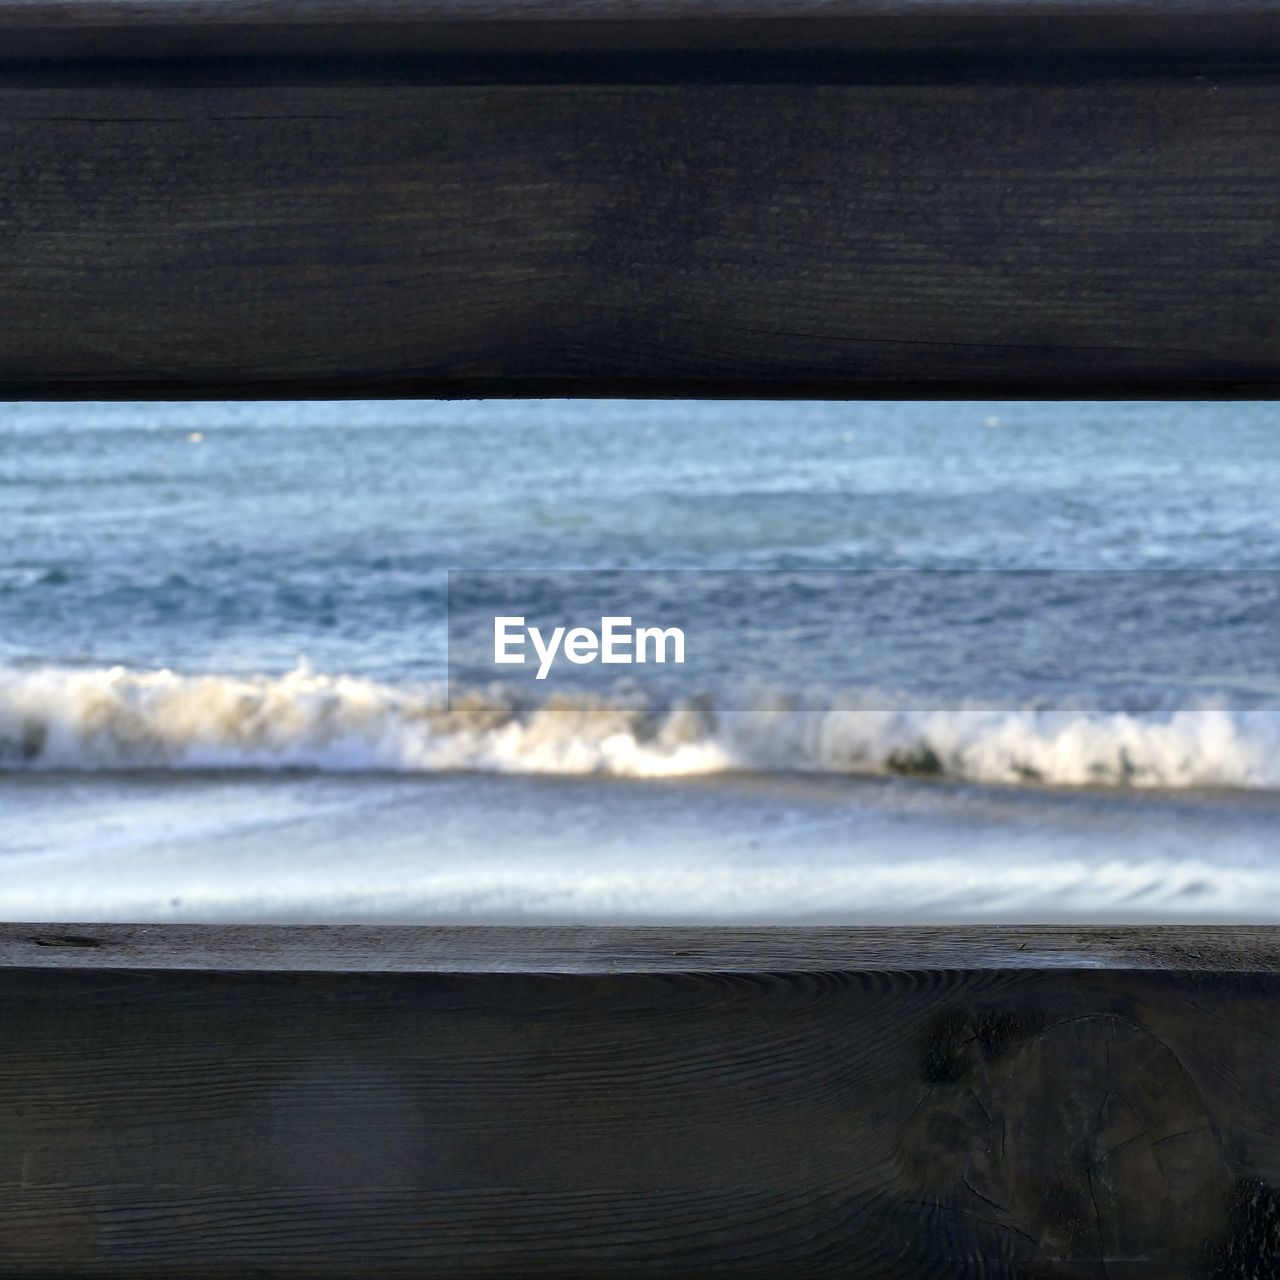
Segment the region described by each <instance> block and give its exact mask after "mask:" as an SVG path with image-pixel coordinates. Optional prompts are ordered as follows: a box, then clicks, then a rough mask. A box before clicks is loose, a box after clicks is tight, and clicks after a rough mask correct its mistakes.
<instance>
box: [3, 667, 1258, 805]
mask: <svg viewBox="0 0 1280 1280" xmlns="http://www.w3.org/2000/svg"><path fill="white" fill-rule="evenodd" d="M0 769H5V770H15V769H67V770H165V769H249V770H279V769H313V770H320V771H331V772H347V773H358V772H386V771H395V772H409V773H434V772H441V771H446V770H473V771H485V772H509V773H548V774H602V775H611V776H617V777H637V778H656V777H676V776H682V775H696V774H708V773H717V772H723V771H728V770H756V771H770V772H774V771H779V770H809V771H823V772H845V773H861V774H884V773H901V774H917V775H935V776H939V777H950V778H957V779H968V780H971V781H977V782H989V783H1019V782H1032V783H1042V784H1053V785H1063V786H1142V787H1240V788H1265V789H1271V788H1280V708H1275V709H1271V710H1251V711H1240V710H1228V709H1226V708H1225V707H1223V706H1220V705H1215V704H1214V703H1212V702H1201V703H1197V704H1196V705H1189V706H1185V707H1182V708H1180V709H1175V710H1172V711H1169V712H1167V713H1163V714H1161V715H1159V716H1152V717H1146V716H1139V715H1132V714H1126V713H1118V712H1101V711H1091V710H1087V709H1081V708H1066V707H1062V708H1040V707H1035V708H1032V707H1026V708H1020V709H1012V710H1008V709H991V708H983V707H978V706H954V707H951V708H947V709H940V710H920V709H918V708H912V707H911V706H909V705H907V704H906V703H905V702H904V701H903V700H902V699H901V698H895V697H893V696H892V695H889V694H885V693H881V692H876V691H861V692H847V693H843V694H840V695H838V696H835V697H830V698H828V699H827V700H826V701H825V703H822V704H814V703H812V702H808V703H806V702H805V700H803V699H799V698H795V697H787V696H782V695H777V694H775V695H772V696H770V697H768V698H756V699H753V705H752V707H751V708H750V709H736V708H734V709H727V708H724V707H719V706H718V705H717V704H716V703H715V701H714V700H712V699H710V698H695V699H690V700H685V701H678V702H675V703H671V704H668V705H664V706H656V705H653V704H651V703H646V702H644V701H643V700H641V699H639V698H638V697H632V696H628V695H618V696H616V697H612V698H607V699H601V698H589V697H576V698H550V699H547V700H546V701H543V702H539V703H532V702H529V701H527V700H524V699H522V698H520V697H519V696H517V695H516V694H514V693H512V692H511V691H509V690H504V689H502V688H500V687H495V688H491V689H485V690H471V691H467V692H463V693H455V695H454V697H453V698H452V699H448V698H446V696H445V691H444V689H443V687H441V686H431V685H423V684H387V683H379V682H376V681H373V680H368V679H364V678H360V677H355V676H341V675H339V676H332V675H324V674H319V673H316V672H313V671H311V670H310V669H308V668H306V667H300V668H298V669H297V670H295V671H292V672H290V673H288V674H286V675H283V676H272V677H268V676H230V675H180V674H176V673H174V672H171V671H133V670H128V669H126V668H122V667H113V668H100V669H83V670H82V669H70V668H61V667H45V668H36V669H15V668H10V669H0Z"/></svg>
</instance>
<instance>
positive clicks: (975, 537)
mask: <svg viewBox="0 0 1280 1280" xmlns="http://www.w3.org/2000/svg"><path fill="white" fill-rule="evenodd" d="M1278 569H1280V407H1277V406H1274V405H1270V404H1265V403H1254V402H1225V403H1174V402H1169V403H1165V402H1010V403H978V402H970V401H963V402H941V403H934V402H905V403H889V402H865V403H828V402H786V401H776V402H743V401H639V400H626V401H621V400H619V401H613V400H610V401H588V400H574V401H568V400H537V401H522V400H511V401H450V402H443V401H402V402H401V401H379V402H350V401H330V402H305V403H303V402H274V403H243V402H229V403H227V402H223V403H110V404H94V403H77V404H58V403H10V404H4V405H0V918H2V919H6V920H26V921H53V920H58V921H85V922H93V921H135V922H144V923H145V922H159V921H201V922H233V921H260V922H281V921H300V922H301V921H306V922H320V923H340V922H366V921H370V922H371V921H379V922H405V923H408V922H416V923H520V922H528V923H535V922H536V923H544V922H554V923H579V924H601V923H716V924H751V925H756V924H787V923H831V924H838V923H876V924H884V923H904V924H905V923H936V924H945V923H983V922H992V923H995V922H1002V923H1003V922H1014V921H1016V922H1021V923H1054V922H1060V923H1121V922H1202V921H1259V922H1261V921H1273V922H1274V921H1277V920H1280V574H1278V573H1277V570H1278ZM602 602H604V603H602ZM606 608H607V609H608V610H609V611H610V612H611V613H612V614H616V615H624V614H625V615H627V616H631V617H633V618H634V619H635V621H636V622H637V623H640V622H645V621H653V622H655V623H658V624H661V625H662V626H667V625H673V624H674V623H676V622H678V623H679V626H680V628H681V630H682V634H683V635H684V637H685V640H686V644H687V647H688V651H689V653H688V661H687V662H685V663H683V664H679V663H676V662H675V661H674V660H673V661H670V662H668V663H666V664H652V665H651V666H649V667H645V668H643V669H642V667H641V666H640V665H634V666H632V667H629V668H627V669H626V670H625V671H622V674H621V675H618V674H617V672H618V671H621V670H622V669H621V668H605V667H604V666H603V665H602V664H597V665H594V666H592V667H591V668H590V670H589V671H588V670H587V667H586V666H583V667H582V668H581V669H578V668H577V667H576V666H575V667H573V668H572V669H569V668H568V667H566V665H565V664H564V663H561V664H560V665H561V668H562V669H558V670H557V672H556V673H555V674H554V675H553V677H552V678H550V679H547V680H546V681H544V682H539V681H538V680H536V678H534V677H533V675H532V671H531V670H527V671H526V670H523V669H522V670H521V671H519V672H517V671H515V670H514V669H512V668H507V667H498V666H494V665H492V664H491V663H490V662H489V658H491V656H492V655H491V654H489V653H488V650H487V637H488V636H489V634H490V629H491V625H492V620H493V618H494V616H496V615H497V613H498V612H501V613H502V614H503V615H504V616H507V615H515V614H518V615H520V616H525V617H527V619H528V621H530V622H534V621H538V622H539V623H545V624H546V626H547V628H548V630H549V629H550V628H551V627H552V626H553V625H564V626H565V627H566V628H567V627H571V626H575V625H585V626H590V625H598V624H599V623H600V619H601V616H602V613H603V611H604V610H605V609H606ZM588 675H589V676H590V679H589V680H588V679H587V676H588Z"/></svg>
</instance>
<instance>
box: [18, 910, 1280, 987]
mask: <svg viewBox="0 0 1280 1280" xmlns="http://www.w3.org/2000/svg"><path fill="white" fill-rule="evenodd" d="M4 968H23V969H65V968H91V969H98V970H103V969H199V970H205V971H218V972H237V971H243V970H250V971H253V972H261V973H267V972H294V973H304V972H321V973H345V972H349V971H354V972H358V973H453V974H461V973H474V974H486V973H562V974H607V973H687V972H689V971H690V970H697V971H698V972H704V973H740V972H749V973H762V972H770V971H773V970H801V971H805V972H817V971H823V970H828V969H831V970H836V969H878V968H886V969H918V970H926V969H966V970H975V971H976V970H986V969H1020V968H1035V969H1064V968H1065V969H1091V968H1105V969H1170V970H1177V971H1179V972H1187V973H1193V972H1210V973H1224V972H1233V973H1280V926H1271V925H1257V926H1250V925H1230V926H1226V925H1209V926H1203V925H1151V926H1138V927H1131V926H1125V927H1121V928H1103V927H1098V926H1092V927H1083V928H1081V927H1074V926H1068V925H1053V926H1018V925H1002V926H1000V927H998V928H992V927H989V926H981V925H974V926H970V927H957V926H945V927H918V926H915V927H913V926H905V927H903V926H895V927H889V928H868V927H848V926H806V927H804V928H793V927H789V926H788V927H784V926H768V927H756V928H741V927H735V928H714V929H707V928H700V927H686V926H679V925H677V926H658V927H649V926H633V927H628V926H619V925H610V926H607V927H595V926H590V925H563V926H554V925H538V926H532V927H524V928H522V927H518V926H517V927H512V926H502V927H494V926H489V925H477V926H446V927H430V928H427V927H423V926H420V925H382V926H374V925H291V926H289V927H288V928H278V927H275V926H262V925H216V926H212V925H203V924H195V925H184V924H161V925H123V924H58V925H50V924H8V923H3V922H0V969H4Z"/></svg>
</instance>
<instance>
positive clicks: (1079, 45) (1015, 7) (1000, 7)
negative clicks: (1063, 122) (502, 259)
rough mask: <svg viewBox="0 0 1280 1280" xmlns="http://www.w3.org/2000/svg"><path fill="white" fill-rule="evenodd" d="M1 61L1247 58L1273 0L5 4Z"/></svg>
mask: <svg viewBox="0 0 1280 1280" xmlns="http://www.w3.org/2000/svg"><path fill="white" fill-rule="evenodd" d="M0 27H2V28H3V30H4V32H5V41H4V45H3V47H2V48H0V58H4V59H9V60H15V59H28V58H29V59H54V60H60V59H83V58H88V59H95V60H100V59H104V58H138V57H159V58H173V57H215V56H216V57H226V56H242V55H250V56H263V55H269V56H273V57H279V56H286V57H298V56H311V57H315V56H331V55H337V56H340V57H349V56H351V55H352V54H372V55H377V56H388V55H405V54H422V53H432V52H450V53H513V54H518V55H528V54H531V53H599V52H603V51H609V50H615V51H616V50H624V51H630V50H637V49H644V50H651V51H666V52H670V51H675V50H697V51H703V52H722V51H724V50H742V49H756V50H762V51H768V52H777V51H781V50H803V51H808V52H813V51H820V50H828V51H829V50H844V51H848V52H856V53H877V54H878V53H903V52H906V53H909V54H912V55H915V54H919V53H921V52H923V51H938V52H947V53H952V54H954V53H963V54H965V55H976V56H978V57H983V58H985V57H986V56H988V55H990V54H992V53H996V54H1000V53H1017V54H1019V55H1021V56H1025V55H1027V54H1033V55H1034V54H1037V53H1048V54H1051V55H1053V56H1061V55H1063V54H1079V53H1089V54H1098V53H1112V52H1122V53H1124V54H1125V56H1127V57H1131V58H1138V59H1140V60H1141V59H1145V58H1148V57H1151V56H1168V55H1171V54H1172V55H1178V56H1182V57H1191V58H1194V59H1201V60H1202V59H1204V58H1206V57H1209V58H1219V57H1221V58H1230V59H1233V60H1239V59H1245V60H1253V59H1255V58H1257V57H1258V55H1259V54H1260V53H1261V52H1264V51H1265V50H1266V49H1267V48H1268V47H1271V48H1274V47H1275V45H1276V43H1277V41H1278V40H1280V4H1277V3H1276V0H181V2H180V3H179V2H176V0H0Z"/></svg>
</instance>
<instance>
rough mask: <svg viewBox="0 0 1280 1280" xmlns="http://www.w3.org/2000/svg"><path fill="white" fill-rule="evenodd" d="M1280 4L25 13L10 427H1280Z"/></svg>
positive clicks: (6, 228) (957, 1) (1, 183)
mask: <svg viewBox="0 0 1280 1280" xmlns="http://www.w3.org/2000/svg"><path fill="white" fill-rule="evenodd" d="M1278 55H1280V5H1277V4H1275V3H1262V2H1260V0H1259V2H1254V3H1224V4H1221V5H1214V6H1208V5H1205V4H1201V3H1198V2H1197V3H1191V2H1190V0H1186V2H1181V3H1179V2H1170V3H1160V4H1155V3H1148V2H1146V0H1098V2H1097V3H1093V4H1085V3H1076V2H1074V0H1072V2H1067V0H1042V2H1041V3H1028V4H1022V3H1012V2H1010V0H1003V2H998V0H997V2H989V3H973V2H971V0H952V2H950V3H937V4H935V3H928V2H926V0H878V2H872V0H834V2H833V3H829V4H828V3H824V4H818V3H810V2H809V0H754V2H747V3H741V4H731V3H729V2H728V0H702V2H701V3H698V4H695V5H692V6H686V5H682V4H678V3H676V2H675V0H660V2H659V0H655V2H654V3H652V4H639V3H634V2H630V3H628V2H627V0H592V2H591V3H586V2H585V0H578V2H576V3H573V4H567V5H566V4H560V3H552V0H546V2H545V3H503V2H501V0H483V3H481V2H479V0H478V2H477V3H476V4H455V3H446V2H445V0H371V3H358V4H357V3H355V2H354V0H297V2H294V0H288V2H286V0H256V2H254V3H247V2H246V3H239V2H237V0H199V2H196V3H191V4H183V5H181V6H175V5H174V4H173V3H172V0H136V2H132V3H131V2H128V0H84V2H83V3H81V2H74V0H73V2H71V3H46V2H44V0H0V320H2V321H3V323H0V394H5V395H10V396H28V395H31V396H68V397H98V396H178V397H185V396H239V395H252V396H308V395H356V394H359V395H366V394H373V395H479V394H487V395H519V394H584V395H586V394H590V395H601V394H658V395H665V394H674V395H747V394H752V395H783V396H792V395H796V396H801V395H803V396H827V395H830V396H872V395H876V396H880V395H890V396H920V395H968V394H974V395H981V394H996V393H998V394H1008V395H1035V394H1051V395H1080V396H1092V395H1121V394H1123V395H1151V396H1165V395H1220V394H1233V395H1265V396H1270V395H1273V394H1274V393H1275V390H1276V388H1277V386H1280V294H1278V290H1277V285H1278V282H1280V237H1278V236H1277V234H1276V229H1277V209H1280V56H1278Z"/></svg>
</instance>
